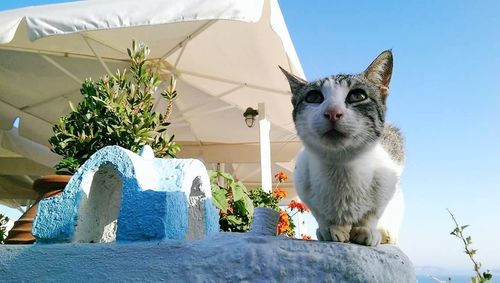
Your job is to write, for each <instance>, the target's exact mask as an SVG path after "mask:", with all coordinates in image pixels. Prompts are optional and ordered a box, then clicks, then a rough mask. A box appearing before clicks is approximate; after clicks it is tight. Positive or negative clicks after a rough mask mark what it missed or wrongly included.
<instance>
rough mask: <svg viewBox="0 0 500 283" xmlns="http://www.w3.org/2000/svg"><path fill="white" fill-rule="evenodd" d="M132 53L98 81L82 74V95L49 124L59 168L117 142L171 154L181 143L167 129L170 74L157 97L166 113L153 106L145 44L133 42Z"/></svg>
mask: <svg viewBox="0 0 500 283" xmlns="http://www.w3.org/2000/svg"><path fill="white" fill-rule="evenodd" d="M127 51H128V54H129V56H130V59H131V62H132V63H131V67H130V75H126V73H127V70H124V71H123V72H120V71H119V70H118V71H117V73H116V74H115V75H114V76H112V77H108V76H103V77H101V78H100V79H99V80H98V81H97V82H94V81H92V79H87V80H85V82H84V83H83V84H82V87H81V89H80V92H81V94H82V95H83V101H82V102H80V103H79V104H78V106H76V107H75V106H74V105H73V104H72V103H70V107H71V110H72V111H71V113H69V114H68V115H67V116H64V117H61V118H60V119H59V122H58V123H57V124H56V125H54V126H53V131H54V136H52V137H51V138H50V139H49V143H50V144H51V146H52V151H53V152H55V153H57V154H59V155H62V156H63V157H64V159H63V160H62V161H61V162H59V163H58V164H56V166H55V168H56V170H57V171H58V173H62V174H64V173H70V174H72V173H74V172H75V171H76V170H77V169H78V168H79V167H80V166H81V165H82V164H83V163H84V162H85V161H86V160H87V159H88V158H89V157H90V156H91V155H92V154H94V153H95V152H96V151H98V150H99V149H101V148H103V147H105V146H108V145H119V146H121V147H124V148H126V149H129V150H131V151H133V152H138V151H139V150H140V149H141V148H142V147H143V146H144V145H146V144H147V145H150V146H151V147H152V148H153V150H154V152H155V155H156V156H157V157H166V156H170V157H175V154H176V152H178V151H179V149H180V147H179V145H177V144H176V143H175V142H174V141H173V139H174V136H169V135H168V133H167V131H166V130H167V128H168V125H169V124H170V123H169V122H167V119H168V117H169V114H170V111H171V109H172V102H173V100H174V99H175V98H176V97H177V92H176V90H175V79H174V78H173V77H171V81H170V85H169V87H168V88H167V90H165V91H163V92H162V94H161V95H162V97H163V98H165V99H167V101H168V106H167V113H165V114H161V113H157V112H155V111H153V106H154V100H153V94H154V93H155V91H156V90H157V88H158V86H159V85H160V84H161V82H162V81H161V80H160V77H159V75H158V73H156V72H154V71H152V68H151V65H150V64H151V62H150V61H148V60H147V57H148V55H149V48H148V47H147V46H145V45H142V44H139V45H137V44H136V42H135V41H134V42H133V43H132V48H131V49H127Z"/></svg>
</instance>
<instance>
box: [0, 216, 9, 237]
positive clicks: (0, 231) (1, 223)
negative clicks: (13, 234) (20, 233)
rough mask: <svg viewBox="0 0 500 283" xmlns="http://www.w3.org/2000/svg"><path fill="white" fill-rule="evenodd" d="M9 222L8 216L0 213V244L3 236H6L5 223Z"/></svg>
mask: <svg viewBox="0 0 500 283" xmlns="http://www.w3.org/2000/svg"><path fill="white" fill-rule="evenodd" d="M8 222H9V217H7V216H5V215H3V214H1V213H0V244H3V243H4V241H5V238H7V223H8Z"/></svg>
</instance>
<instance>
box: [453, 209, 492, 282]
mask: <svg viewBox="0 0 500 283" xmlns="http://www.w3.org/2000/svg"><path fill="white" fill-rule="evenodd" d="M448 213H449V214H450V215H451V218H452V219H453V222H454V223H455V229H453V231H451V233H450V234H451V235H453V236H455V237H457V238H459V239H460V240H462V243H463V244H464V252H465V254H467V255H468V256H469V258H470V260H471V261H472V263H473V265H474V272H475V273H476V275H474V276H473V277H472V278H471V282H472V283H486V282H491V279H492V278H493V275H492V274H491V272H490V271H489V270H487V271H486V272H482V273H481V263H480V262H478V261H476V259H475V258H474V256H475V255H476V253H477V250H475V249H473V248H472V246H471V245H472V237H471V236H465V235H464V233H463V232H464V230H465V229H466V228H467V227H469V225H462V226H461V225H459V224H458V222H457V220H456V218H455V215H453V213H451V211H450V210H448Z"/></svg>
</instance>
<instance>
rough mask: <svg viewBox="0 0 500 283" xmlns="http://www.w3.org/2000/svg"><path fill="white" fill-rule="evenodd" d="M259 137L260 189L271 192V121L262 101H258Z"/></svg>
mask: <svg viewBox="0 0 500 283" xmlns="http://www.w3.org/2000/svg"><path fill="white" fill-rule="evenodd" d="M258 106H259V109H258V111H259V138H260V172H261V179H262V190H264V192H271V190H272V179H271V140H270V139H269V131H270V130H271V123H270V122H269V119H268V118H267V115H266V107H265V105H264V103H259V105H258Z"/></svg>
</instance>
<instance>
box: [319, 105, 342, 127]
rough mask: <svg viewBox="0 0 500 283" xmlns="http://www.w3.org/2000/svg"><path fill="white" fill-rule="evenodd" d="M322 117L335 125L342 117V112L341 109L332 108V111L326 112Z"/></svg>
mask: <svg viewBox="0 0 500 283" xmlns="http://www.w3.org/2000/svg"><path fill="white" fill-rule="evenodd" d="M323 116H324V117H325V119H327V120H329V121H330V122H332V123H335V122H337V121H338V120H340V119H341V118H342V116H344V112H342V109H340V108H339V107H333V108H332V109H328V110H326V111H325V113H323Z"/></svg>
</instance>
